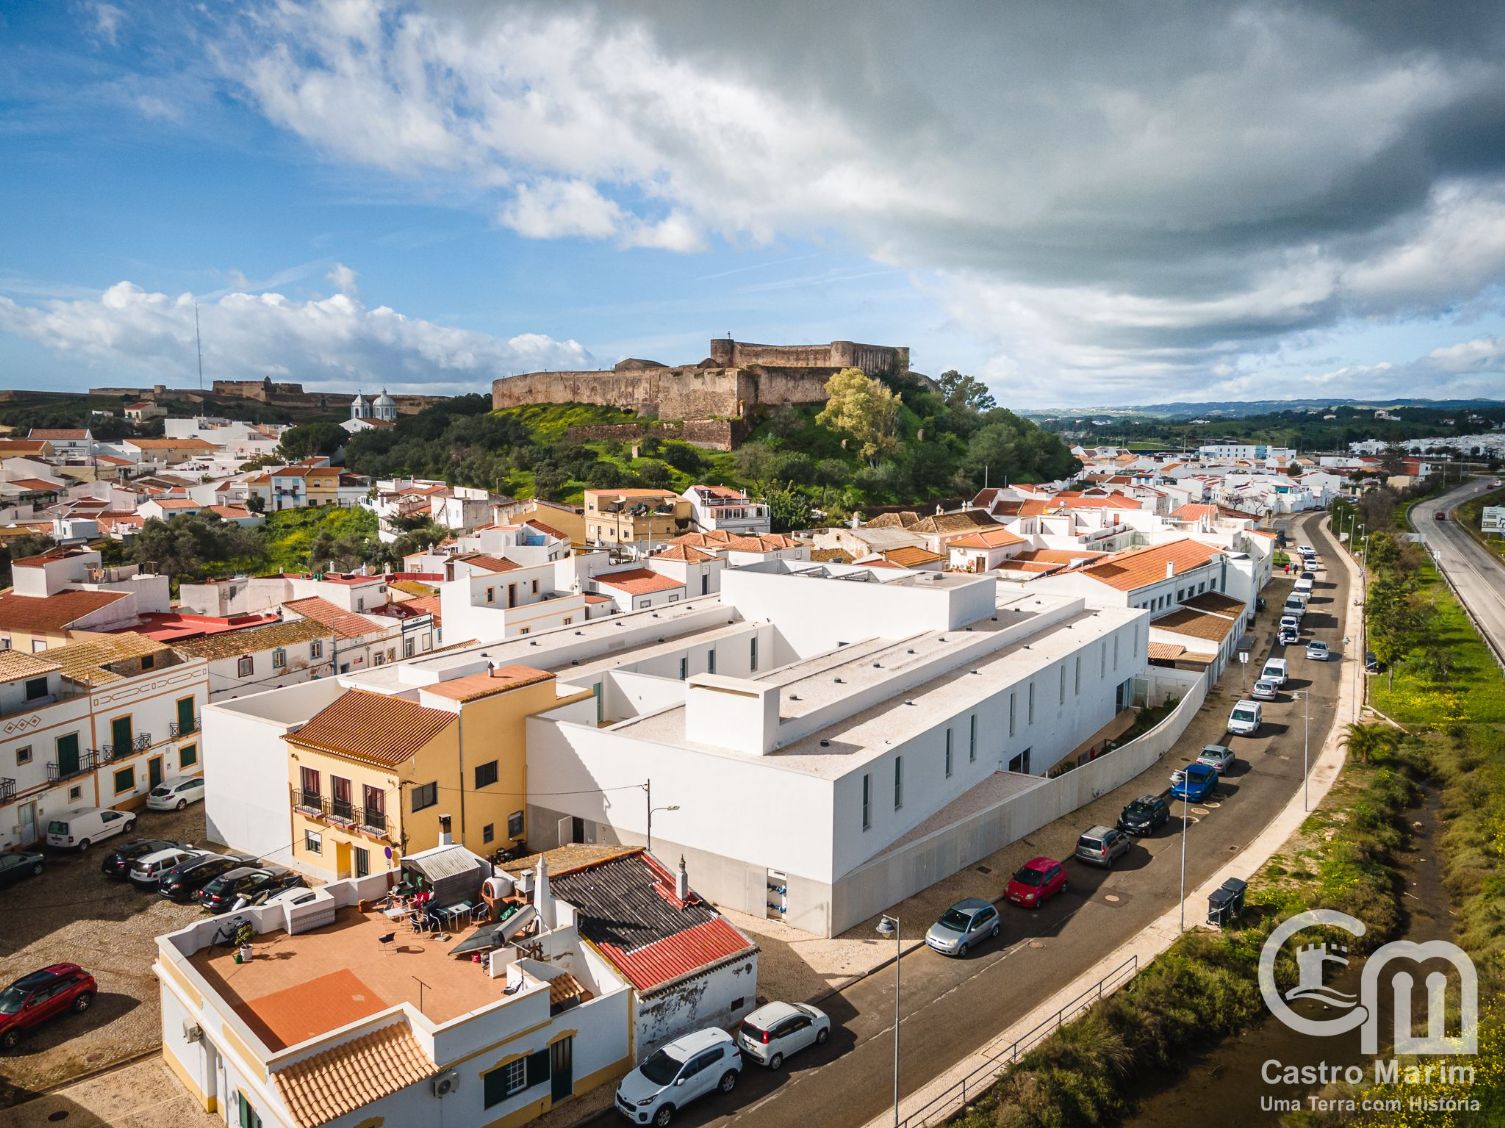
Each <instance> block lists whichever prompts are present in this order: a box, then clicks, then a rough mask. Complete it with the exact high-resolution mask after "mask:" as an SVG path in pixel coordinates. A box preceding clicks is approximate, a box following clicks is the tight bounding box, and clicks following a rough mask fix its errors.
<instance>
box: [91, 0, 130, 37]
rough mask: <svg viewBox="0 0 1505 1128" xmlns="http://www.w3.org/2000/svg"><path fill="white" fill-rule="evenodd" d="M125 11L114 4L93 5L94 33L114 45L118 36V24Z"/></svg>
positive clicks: (122, 18)
mask: <svg viewBox="0 0 1505 1128" xmlns="http://www.w3.org/2000/svg"><path fill="white" fill-rule="evenodd" d="M124 19H125V13H124V12H123V11H121V10H120V9H119V8H117V7H116V6H115V5H114V4H96V5H94V34H95V35H96V36H98V37H99V38H100V39H102V40H103V41H104V42H106V43H108V44H109V45H110V46H111V47H114V46H115V45H116V43H117V41H118V39H119V36H120V24H121V21H123V20H124Z"/></svg>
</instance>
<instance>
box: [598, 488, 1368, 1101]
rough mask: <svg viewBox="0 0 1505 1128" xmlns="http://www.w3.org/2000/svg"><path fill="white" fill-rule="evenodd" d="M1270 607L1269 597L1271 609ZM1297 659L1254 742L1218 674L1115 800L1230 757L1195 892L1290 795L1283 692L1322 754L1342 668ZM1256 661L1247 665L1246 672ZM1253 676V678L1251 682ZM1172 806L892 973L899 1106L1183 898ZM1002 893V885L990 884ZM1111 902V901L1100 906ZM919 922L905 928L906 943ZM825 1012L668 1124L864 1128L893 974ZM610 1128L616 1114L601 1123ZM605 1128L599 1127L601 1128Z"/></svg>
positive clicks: (1190, 882)
mask: <svg viewBox="0 0 1505 1128" xmlns="http://www.w3.org/2000/svg"><path fill="white" fill-rule="evenodd" d="M1319 519H1320V514H1312V515H1306V516H1304V517H1301V518H1297V519H1295V520H1293V521H1292V522H1291V524H1292V529H1291V536H1292V538H1293V539H1294V540H1295V541H1297V542H1299V543H1308V544H1311V545H1313V546H1314V547H1316V549H1317V551H1318V553H1319V554H1320V555H1321V557H1322V558H1323V559H1324V560H1325V561H1331V562H1332V563H1333V565H1334V567H1333V570H1332V571H1331V572H1330V573H1329V572H1327V571H1323V572H1319V574H1318V576H1319V578H1318V581H1317V586H1316V591H1315V592H1314V593H1313V599H1312V603H1311V607H1310V609H1309V611H1308V613H1307V616H1306V623H1305V624H1304V626H1305V627H1307V628H1310V629H1307V630H1305V631H1304V637H1315V638H1321V639H1324V640H1326V641H1327V642H1328V643H1329V645H1330V646H1331V647H1332V649H1333V650H1334V651H1335V652H1341V651H1342V649H1343V637H1342V628H1341V626H1339V622H1340V620H1339V618H1338V617H1337V616H1338V615H1340V614H1341V613H1342V611H1343V609H1344V607H1345V605H1346V603H1347V601H1348V598H1349V596H1348V575H1347V572H1346V570H1344V569H1342V568H1341V567H1340V566H1338V565H1337V560H1338V555H1337V554H1338V552H1339V549H1338V547H1337V545H1336V544H1335V543H1334V542H1333V541H1332V540H1331V539H1330V538H1329V537H1328V536H1327V535H1326V533H1325V532H1323V531H1322V530H1321V529H1320V527H1319V523H1318V522H1319ZM1289 585H1290V580H1289V579H1286V578H1279V579H1277V581H1276V582H1274V583H1272V584H1271V585H1270V587H1269V588H1268V589H1267V591H1266V592H1265V597H1266V600H1267V603H1268V605H1269V607H1270V608H1271V610H1269V611H1266V612H1265V613H1264V614H1262V615H1261V616H1259V618H1258V620H1257V621H1256V624H1255V629H1254V631H1253V632H1252V633H1254V634H1255V635H1256V637H1257V639H1258V646H1257V648H1256V650H1255V660H1256V661H1258V662H1260V663H1261V664H1262V663H1263V660H1264V657H1265V656H1266V655H1268V654H1271V653H1273V655H1274V656H1281V654H1282V648H1280V647H1278V646H1276V647H1274V649H1273V651H1272V650H1271V643H1272V642H1273V631H1274V627H1275V620H1276V618H1277V616H1276V615H1275V614H1274V609H1275V608H1277V607H1279V606H1280V604H1281V603H1282V602H1284V592H1285V591H1286V590H1287V589H1288V588H1289ZM1277 594H1278V595H1279V596H1280V598H1278V599H1277V598H1276V595H1277ZM1304 652H1305V647H1304V645H1303V646H1300V647H1290V648H1289V652H1288V653H1286V654H1285V655H1284V656H1285V657H1287V658H1289V659H1290V660H1291V673H1290V682H1289V683H1288V685H1287V687H1286V690H1285V691H1283V692H1282V694H1281V698H1280V700H1278V701H1276V702H1270V703H1267V704H1266V705H1265V710H1264V715H1265V721H1264V726H1263V729H1262V731H1261V733H1260V735H1259V736H1258V737H1249V738H1245V737H1226V738H1225V737H1224V735H1223V734H1224V727H1225V721H1226V718H1227V710H1228V708H1229V707H1230V705H1231V703H1232V701H1233V700H1235V699H1236V698H1237V697H1238V696H1239V690H1240V689H1241V688H1242V681H1243V673H1244V672H1243V671H1241V670H1240V669H1238V667H1236V666H1235V667H1234V668H1232V669H1231V670H1229V671H1228V672H1227V673H1225V675H1224V681H1223V686H1224V691H1223V692H1220V693H1218V694H1217V695H1216V696H1212V697H1210V698H1209V702H1210V704H1209V705H1207V706H1205V707H1204V708H1203V710H1202V711H1201V712H1199V714H1198V715H1197V716H1196V717H1195V718H1193V720H1192V723H1191V726H1190V727H1189V728H1188V729H1187V732H1186V735H1185V737H1184V738H1183V740H1182V742H1181V744H1180V745H1179V746H1178V748H1177V750H1176V751H1173V752H1172V753H1170V754H1169V755H1167V756H1166V757H1165V758H1163V759H1162V760H1161V761H1160V762H1159V763H1157V764H1155V765H1154V766H1153V767H1151V768H1150V769H1149V770H1148V771H1147V772H1145V773H1144V774H1143V775H1141V776H1140V777H1139V778H1138V779H1136V780H1133V781H1131V782H1129V783H1128V784H1126V785H1125V786H1124V787H1122V788H1120V789H1119V792H1118V800H1119V802H1120V803H1127V802H1128V801H1129V800H1130V799H1132V798H1134V797H1135V796H1136V795H1142V794H1144V793H1145V792H1147V791H1164V790H1165V789H1166V788H1167V787H1168V785H1169V775H1170V771H1171V769H1172V768H1174V767H1179V766H1180V765H1181V764H1182V763H1184V762H1186V761H1187V760H1189V759H1191V758H1192V756H1193V755H1194V753H1195V752H1196V750H1198V749H1199V748H1200V747H1201V746H1202V745H1203V744H1205V743H1208V742H1212V741H1221V742H1224V743H1227V744H1228V745H1229V746H1230V747H1232V748H1233V751H1234V753H1235V755H1236V756H1237V757H1238V762H1237V763H1236V764H1235V765H1234V766H1233V768H1231V769H1230V771H1229V773H1228V776H1227V778H1226V781H1225V782H1224V784H1223V785H1222V786H1221V788H1220V790H1219V792H1218V794H1217V796H1216V798H1215V799H1214V800H1213V801H1210V802H1206V803H1203V804H1200V805H1195V806H1193V807H1192V808H1191V812H1190V813H1189V819H1190V825H1189V829H1188V833H1189V835H1190V837H1189V838H1188V840H1187V842H1188V849H1187V854H1186V859H1187V861H1186V881H1187V888H1189V889H1190V888H1194V887H1195V886H1196V885H1198V884H1200V883H1201V882H1202V881H1204V880H1205V879H1206V878H1208V877H1210V876H1211V875H1212V873H1213V872H1214V871H1215V870H1216V869H1217V868H1218V867H1220V866H1221V865H1222V864H1223V863H1224V862H1226V861H1227V859H1228V858H1229V857H1230V856H1231V855H1232V854H1233V853H1235V852H1236V851H1238V850H1240V849H1242V848H1243V847H1244V846H1246V845H1248V843H1249V842H1251V841H1252V840H1253V839H1254V838H1255V837H1256V836H1257V835H1258V833H1259V832H1260V830H1262V829H1263V828H1264V826H1265V825H1266V824H1267V823H1268V822H1269V821H1270V819H1271V818H1272V817H1274V815H1275V814H1276V812H1278V811H1279V810H1280V809H1281V808H1282V807H1283V806H1284V805H1285V803H1286V802H1287V801H1288V800H1289V799H1290V797H1291V795H1292V794H1294V793H1295V792H1297V791H1298V790H1299V789H1300V787H1301V781H1302V748H1303V728H1304V703H1303V702H1301V701H1295V700H1293V699H1292V694H1291V691H1293V690H1294V691H1296V692H1298V693H1300V692H1304V691H1307V690H1310V692H1311V699H1310V702H1309V704H1310V730H1309V740H1310V744H1309V746H1310V749H1311V750H1312V753H1313V755H1314V756H1315V752H1316V750H1317V749H1319V748H1320V747H1321V746H1322V743H1323V741H1324V740H1325V739H1326V737H1327V732H1328V729H1329V727H1330V726H1331V724H1332V723H1333V721H1334V719H1335V713H1336V708H1335V705H1336V699H1337V691H1338V685H1339V678H1340V677H1341V676H1342V675H1341V672H1340V671H1341V667H1340V664H1339V663H1338V662H1336V661H1332V662H1308V661H1307V660H1306V658H1305V657H1304ZM1252 666H1253V662H1251V667H1252ZM1251 672H1257V671H1254V670H1251ZM1082 829H1083V824H1082V823H1081V821H1080V820H1079V819H1073V818H1066V819H1062V820H1059V821H1058V822H1056V823H1053V824H1051V825H1050V826H1048V827H1045V828H1044V829H1042V830H1040V831H1038V832H1037V833H1036V834H1034V835H1032V836H1031V843H1032V845H1034V846H1036V847H1037V848H1038V849H1039V850H1040V852H1041V853H1044V854H1049V855H1051V856H1054V857H1066V858H1069V856H1070V854H1071V853H1072V851H1073V849H1074V848H1075V844H1076V839H1077V836H1078V834H1079V833H1080V832H1081V830H1082ZM1180 834H1181V805H1180V804H1179V803H1176V802H1172V804H1171V822H1170V824H1169V825H1168V826H1167V827H1164V828H1162V829H1161V830H1160V831H1159V832H1158V833H1157V834H1156V835H1154V836H1153V837H1151V838H1147V839H1145V840H1143V841H1142V842H1141V844H1140V845H1139V846H1138V847H1136V848H1135V849H1134V850H1133V851H1132V852H1131V853H1130V854H1128V855H1127V856H1126V857H1125V858H1124V859H1122V860H1120V861H1119V863H1118V864H1117V866H1115V868H1114V869H1113V870H1112V871H1111V872H1107V873H1105V872H1103V871H1100V870H1096V869H1092V868H1090V867H1087V866H1083V865H1080V864H1078V863H1076V862H1074V861H1068V862H1067V868H1068V871H1069V874H1070V883H1071V887H1070V889H1069V890H1068V891H1067V892H1066V893H1064V894H1062V895H1060V896H1058V897H1056V898H1055V899H1054V900H1053V901H1051V902H1050V903H1049V904H1047V905H1046V906H1045V907H1044V908H1043V909H1041V910H1039V911H1038V912H1033V913H1032V912H1029V911H1028V910H1024V909H1020V908H1017V907H1015V906H1013V905H1009V904H1006V903H1005V904H1001V905H1000V908H999V911H1000V912H1001V913H1002V914H1003V918H1004V934H1003V936H1002V937H1001V938H1000V940H999V941H998V942H997V943H996V944H995V945H987V946H984V947H982V948H980V949H979V950H977V951H975V952H973V953H971V954H969V955H968V957H967V958H965V959H960V960H953V959H947V958H945V957H943V956H940V955H937V954H936V953H934V952H931V951H929V950H927V949H923V948H921V949H918V950H916V951H913V952H911V953H909V954H908V955H906V956H905V957H904V958H903V960H902V963H901V971H902V979H903V991H902V1005H901V1013H902V1016H903V1017H902V1023H901V1050H902V1068H901V1085H902V1088H903V1090H904V1091H905V1092H906V1093H907V1092H909V1091H911V1090H913V1089H915V1088H918V1087H919V1086H921V1085H922V1084H924V1083H925V1082H926V1081H928V1080H929V1079H930V1078H932V1077H935V1076H938V1075H939V1074H941V1073H943V1072H944V1071H945V1070H947V1069H948V1068H950V1067H951V1066H952V1065H954V1064H955V1063H956V1062H958V1061H960V1060H961V1059H962V1058H964V1057H966V1056H967V1055H968V1054H969V1053H971V1052H972V1051H974V1050H976V1049H977V1048H978V1047H980V1046H982V1045H984V1044H986V1043H987V1042H988V1041H990V1040H992V1039H994V1038H996V1037H998V1036H999V1035H1000V1034H1002V1032H1003V1031H1004V1030H1006V1029H1008V1027H1009V1026H1011V1025H1012V1024H1013V1023H1014V1022H1016V1021H1017V1020H1018V1019H1019V1018H1021V1017H1022V1016H1023V1015H1025V1014H1027V1013H1028V1012H1029V1011H1030V1010H1031V1009H1032V1008H1033V1007H1034V1006H1036V1005H1037V1004H1038V1003H1039V1002H1040V1000H1042V999H1044V998H1047V997H1048V996H1050V995H1051V994H1053V993H1055V992H1056V991H1058V990H1061V989H1062V988H1064V987H1065V986H1066V985H1067V984H1069V983H1070V982H1071V980H1072V979H1074V978H1075V977H1076V976H1077V975H1079V974H1080V973H1081V972H1082V971H1084V970H1085V969H1087V968H1088V967H1091V966H1092V965H1093V964H1094V963H1095V962H1097V961H1098V960H1100V959H1102V958H1103V957H1104V956H1107V955H1108V954H1110V953H1111V952H1112V951H1113V949H1114V948H1116V947H1117V946H1118V945H1119V944H1120V943H1122V942H1123V941H1125V940H1126V939H1128V938H1130V937H1131V936H1133V935H1134V934H1135V933H1136V932H1138V931H1140V930H1141V929H1143V928H1145V927H1146V926H1148V925H1149V924H1150V923H1151V922H1152V921H1153V920H1155V918H1156V917H1158V916H1159V915H1160V914H1161V913H1163V912H1165V910H1166V909H1167V908H1170V907H1173V906H1174V905H1175V904H1176V902H1177V899H1178V896H1179V890H1180V857H1181V844H1180V841H1179V836H1180ZM998 876H999V883H1000V889H999V893H1000V894H1001V893H1002V889H1001V885H1002V882H1003V881H1004V880H1005V879H1006V875H998ZM1110 897H1111V898H1112V899H1110ZM1186 913H1187V922H1188V924H1191V923H1195V922H1197V921H1200V920H1201V919H1202V918H1203V917H1204V916H1205V914H1206V906H1205V905H1202V904H1188V905H1187V907H1186ZM930 924H931V922H930V921H928V920H926V921H905V922H904V928H905V931H906V934H911V930H918V929H924V928H928V927H929V925H930ZM822 1006H823V1007H824V1008H825V1009H826V1011H827V1012H828V1013H829V1014H830V1015H831V1018H832V1022H833V1026H834V1029H833V1033H832V1036H831V1040H830V1042H829V1043H827V1045H826V1046H825V1047H823V1048H813V1049H811V1050H807V1051H805V1053H804V1054H802V1055H801V1056H800V1057H798V1058H795V1059H792V1060H791V1061H790V1062H789V1063H787V1064H786V1065H785V1067H784V1070H783V1071H782V1072H780V1073H776V1074H775V1073H770V1072H768V1071H767V1070H764V1069H762V1068H760V1067H758V1066H757V1065H755V1064H753V1063H751V1062H749V1063H748V1064H747V1066H746V1068H745V1069H744V1071H743V1075H742V1080H741V1083H740V1084H739V1085H738V1087H737V1090H736V1091H735V1092H734V1093H732V1094H730V1095H721V1094H712V1095H711V1096H709V1097H705V1098H703V1099H702V1100H701V1101H699V1102H698V1103H696V1104H695V1105H691V1106H690V1107H688V1108H686V1109H684V1110H683V1112H682V1113H680V1115H679V1116H677V1117H676V1123H684V1124H715V1125H720V1124H733V1123H737V1124H749V1125H757V1126H758V1128H784V1126H787V1128H810V1126H811V1125H822V1126H825V1125H833V1126H839V1125H854V1126H855V1125H861V1124H863V1123H865V1122H866V1121H867V1120H869V1119H870V1118H872V1117H874V1116H877V1115H879V1114H880V1113H882V1112H883V1111H884V1110H885V1109H887V1108H891V1107H892V1092H893V1089H892V1086H893V1046H894V1044H893V1022H894V971H893V968H892V967H889V968H886V969H884V970H881V971H879V972H877V973H876V974H874V975H871V976H868V977H867V978H865V979H863V980H861V981H859V982H858V983H856V984H854V985H852V986H851V987H849V988H848V989H847V990H845V991H844V992H842V993H840V994H839V995H836V996H834V997H832V998H830V999H828V1000H827V1001H826V1002H825V1003H823V1004H822ZM607 1115H608V1116H613V1117H614V1116H615V1114H607ZM599 1120H600V1122H601V1123H606V1122H607V1117H606V1116H603V1117H601V1118H599Z"/></svg>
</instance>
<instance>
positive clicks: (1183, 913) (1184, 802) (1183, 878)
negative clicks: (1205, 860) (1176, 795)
mask: <svg viewBox="0 0 1505 1128" xmlns="http://www.w3.org/2000/svg"><path fill="white" fill-rule="evenodd" d="M1190 806H1191V800H1190V799H1188V798H1187V797H1186V796H1185V795H1182V796H1181V931H1182V932H1185V931H1186V828H1187V825H1188V824H1187V821H1186V812H1187V808H1188V807H1190Z"/></svg>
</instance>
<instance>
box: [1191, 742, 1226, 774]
mask: <svg viewBox="0 0 1505 1128" xmlns="http://www.w3.org/2000/svg"><path fill="white" fill-rule="evenodd" d="M1197 763H1199V764H1206V765H1207V766H1208V767H1209V768H1212V769H1213V770H1214V771H1216V772H1217V773H1218V775H1222V774H1223V773H1224V772H1226V771H1227V770H1228V769H1229V768H1230V767H1232V766H1233V749H1231V748H1229V747H1228V746H1227V745H1226V744H1204V745H1203V746H1202V751H1201V752H1199V753H1197Z"/></svg>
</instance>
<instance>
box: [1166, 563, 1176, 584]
mask: <svg viewBox="0 0 1505 1128" xmlns="http://www.w3.org/2000/svg"><path fill="white" fill-rule="evenodd" d="M1165 578H1166V579H1168V580H1174V579H1175V578H1176V562H1175V561H1174V560H1167V561H1166V562H1165Z"/></svg>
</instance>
